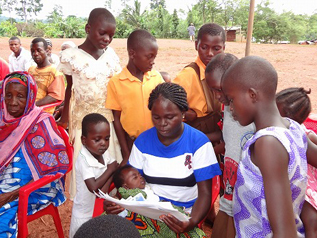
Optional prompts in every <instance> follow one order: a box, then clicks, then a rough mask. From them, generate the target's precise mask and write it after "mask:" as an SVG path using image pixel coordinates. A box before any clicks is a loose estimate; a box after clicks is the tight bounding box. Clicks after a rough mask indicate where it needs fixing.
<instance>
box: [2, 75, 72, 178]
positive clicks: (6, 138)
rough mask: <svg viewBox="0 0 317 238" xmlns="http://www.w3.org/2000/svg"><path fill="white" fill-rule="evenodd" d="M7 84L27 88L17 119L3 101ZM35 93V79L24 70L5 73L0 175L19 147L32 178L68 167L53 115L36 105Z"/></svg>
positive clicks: (62, 142)
mask: <svg viewBox="0 0 317 238" xmlns="http://www.w3.org/2000/svg"><path fill="white" fill-rule="evenodd" d="M10 83H20V84H22V85H26V87H27V102H26V106H25V109H24V112H23V114H22V116H20V117H18V118H15V117H13V116H11V115H10V114H9V113H8V111H7V107H6V104H5V100H4V99H5V88H6V86H7V85H8V84H10ZM36 93H37V86H36V82H35V81H34V79H33V77H32V76H31V75H30V74H28V73H27V72H23V71H17V72H13V73H11V74H8V75H7V76H6V77H5V79H4V80H3V81H2V83H0V150H1V153H0V174H1V172H2V171H3V170H4V169H5V167H6V166H7V165H8V164H9V163H10V161H11V159H12V158H13V157H14V156H15V154H16V153H17V152H18V150H19V149H22V153H23V155H24V158H25V160H26V161H27V163H28V165H29V167H30V170H31V172H32V175H33V178H34V180H36V179H38V178H40V177H42V176H44V175H46V174H54V173H57V172H61V171H63V173H64V172H66V170H67V168H68V163H69V162H68V157H67V154H66V150H65V144H64V141H63V140H62V138H61V137H60V134H59V132H58V130H57V126H56V123H55V120H54V119H53V118H52V116H51V115H49V114H48V113H44V112H43V111H42V110H41V109H40V108H39V107H37V106H36V105H35V99H36ZM47 119H48V120H47ZM44 128H45V129H44ZM55 153H60V158H61V160H62V161H63V162H60V160H58V159H55V158H56V155H55ZM48 161H50V163H48ZM52 165H54V166H52Z"/></svg>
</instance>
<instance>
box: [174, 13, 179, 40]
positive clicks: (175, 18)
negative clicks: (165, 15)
mask: <svg viewBox="0 0 317 238" xmlns="http://www.w3.org/2000/svg"><path fill="white" fill-rule="evenodd" d="M172 24H173V30H172V36H173V37H177V27H178V25H179V18H178V15H177V10H176V9H174V12H173V16H172Z"/></svg>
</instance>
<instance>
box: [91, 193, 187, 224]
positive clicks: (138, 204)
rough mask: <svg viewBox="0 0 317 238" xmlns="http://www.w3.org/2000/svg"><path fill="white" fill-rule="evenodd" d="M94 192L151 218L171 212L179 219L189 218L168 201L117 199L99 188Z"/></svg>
mask: <svg viewBox="0 0 317 238" xmlns="http://www.w3.org/2000/svg"><path fill="white" fill-rule="evenodd" d="M95 194H96V196H98V197H100V198H103V199H106V200H108V201H111V202H114V203H116V204H118V205H120V206H121V207H123V208H125V209H127V210H129V211H132V212H135V213H138V214H140V215H143V216H146V217H149V218H151V219H155V220H160V218H159V217H160V216H161V215H167V214H171V215H173V216H174V217H176V218H177V219H178V220H180V221H188V220H189V217H188V216H186V215H185V214H183V213H181V212H179V211H178V210H177V209H175V208H174V207H173V206H172V204H171V203H170V202H153V201H128V200H124V199H121V200H118V199H116V198H112V197H110V196H109V195H108V194H105V193H103V192H102V191H101V190H99V194H97V193H95ZM160 221H161V220H160Z"/></svg>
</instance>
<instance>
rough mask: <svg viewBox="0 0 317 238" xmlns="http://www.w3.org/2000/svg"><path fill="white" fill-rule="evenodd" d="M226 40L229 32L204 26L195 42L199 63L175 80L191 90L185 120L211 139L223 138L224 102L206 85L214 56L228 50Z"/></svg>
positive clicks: (184, 71)
mask: <svg viewBox="0 0 317 238" xmlns="http://www.w3.org/2000/svg"><path fill="white" fill-rule="evenodd" d="M225 40H226V33H225V31H224V29H223V28H222V27H221V26H219V25H217V24H215V23H207V24H205V25H203V26H202V27H201V28H200V29H199V31H198V36H197V40H196V41H195V49H196V50H197V52H198V56H197V58H196V60H195V62H192V63H191V64H189V65H188V66H186V67H185V68H184V69H183V70H182V71H180V72H179V73H178V74H177V76H176V78H175V79H174V80H173V83H177V84H179V85H181V86H182V87H183V88H184V89H185V90H186V92H187V100H188V106H189V110H188V111H187V112H186V113H185V122H186V123H187V124H189V125H191V126H192V127H194V128H196V129H198V130H200V131H202V132H203V133H205V134H206V135H207V136H208V138H209V139H210V141H211V142H217V141H219V139H220V138H221V131H220V129H219V127H218V125H217V123H218V122H219V120H220V118H221V114H220V103H219V102H218V101H217V100H216V99H215V96H214V94H213V93H212V92H210V90H209V89H208V85H207V84H206V80H205V69H206V65H207V64H208V63H209V61H210V60H211V59H212V57H213V56H215V55H217V54H219V53H222V52H224V50H225ZM215 131H216V133H212V132H215Z"/></svg>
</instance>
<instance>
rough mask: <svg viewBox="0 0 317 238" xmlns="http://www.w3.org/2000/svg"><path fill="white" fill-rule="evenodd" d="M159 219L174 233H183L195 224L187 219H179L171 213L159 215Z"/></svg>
mask: <svg viewBox="0 0 317 238" xmlns="http://www.w3.org/2000/svg"><path fill="white" fill-rule="evenodd" d="M160 219H161V220H162V221H163V222H164V223H165V224H166V225H167V226H168V227H169V228H170V229H171V230H172V231H174V232H175V233H177V234H179V233H184V232H186V231H190V230H192V229H194V227H195V225H194V224H192V222H191V220H189V221H180V220H178V219H177V218H176V217H174V216H173V215H171V214H168V215H161V216H160Z"/></svg>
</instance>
